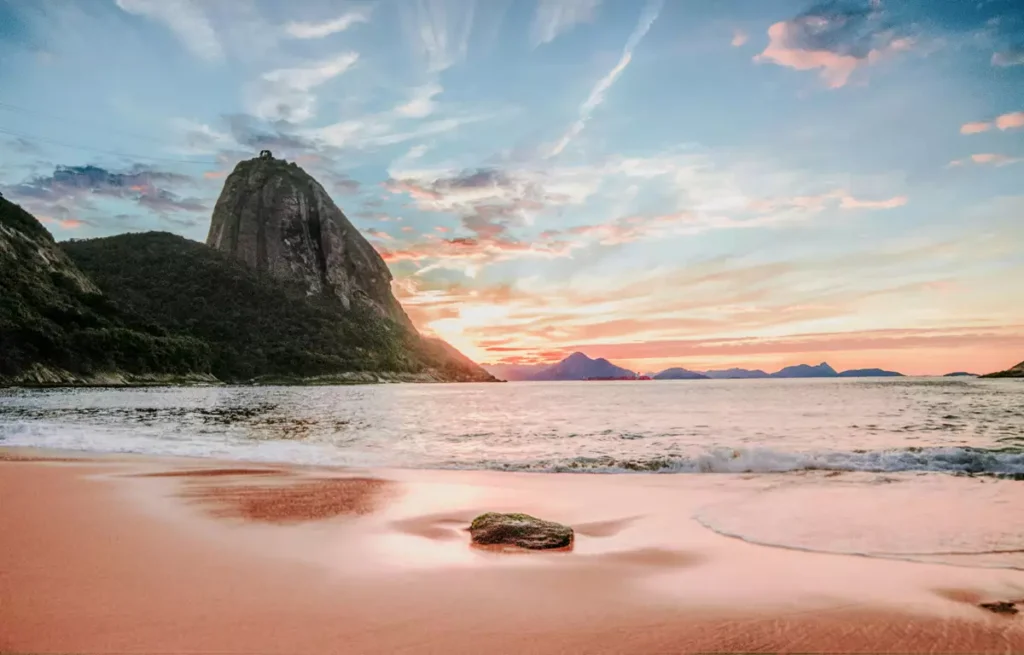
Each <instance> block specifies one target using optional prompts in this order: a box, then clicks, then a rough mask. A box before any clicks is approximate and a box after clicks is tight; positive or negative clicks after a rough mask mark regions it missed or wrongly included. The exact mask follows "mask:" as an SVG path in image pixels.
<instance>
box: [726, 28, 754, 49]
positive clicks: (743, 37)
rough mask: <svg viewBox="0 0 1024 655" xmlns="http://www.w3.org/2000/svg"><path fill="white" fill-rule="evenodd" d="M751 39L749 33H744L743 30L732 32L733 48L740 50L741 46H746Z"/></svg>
mask: <svg viewBox="0 0 1024 655" xmlns="http://www.w3.org/2000/svg"><path fill="white" fill-rule="evenodd" d="M749 38H750V37H749V36H747V33H746V32H744V31H743V30H741V29H735V30H733V32H732V41H731V42H730V43H731V44H732V47H734V48H738V47H740V46H741V45H743V44H745V43H746V42H747V40H748V39H749Z"/></svg>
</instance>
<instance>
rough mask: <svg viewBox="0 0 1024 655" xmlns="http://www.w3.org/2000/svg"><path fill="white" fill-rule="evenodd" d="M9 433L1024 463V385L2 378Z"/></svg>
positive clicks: (312, 456) (259, 452) (920, 467)
mask: <svg viewBox="0 0 1024 655" xmlns="http://www.w3.org/2000/svg"><path fill="white" fill-rule="evenodd" d="M0 445H6V446H35V447H41V448H57V449H71V450H89V451H101V452H120V453H142V454H153V455H182V456H201V457H217V458H227V459H239V460H254V461H285V462H294V463H302V464H332V465H346V466H371V467H402V468H460V469H494V470H507V471H534V472H580V473H631V472H656V473H679V474H699V473H772V472H787V471H805V470H835V471H875V472H886V471H936V472H947V473H973V474H990V475H1000V476H1010V477H1014V476H1015V475H1021V474H1024V383H1022V382H1021V381H1018V380H980V379H974V378H885V379H882V378H879V379H868V378H860V379H790V380H774V379H770V380H694V381H614V382H520V383H507V384H382V385H365V386H336V387H236V386H223V387H160V388H132V389H52V390H28V389H7V390H0Z"/></svg>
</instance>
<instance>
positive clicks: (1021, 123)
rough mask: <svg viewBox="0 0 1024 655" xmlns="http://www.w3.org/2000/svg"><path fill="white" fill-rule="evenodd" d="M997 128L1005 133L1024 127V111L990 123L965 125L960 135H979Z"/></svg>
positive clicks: (1015, 112) (982, 122)
mask: <svg viewBox="0 0 1024 655" xmlns="http://www.w3.org/2000/svg"><path fill="white" fill-rule="evenodd" d="M994 127H997V128H999V129H1000V130H1003V131H1004V132H1005V131H1006V130H1014V129H1017V128H1019V127H1024V111H1014V112H1010V113H1007V114H1003V115H1001V116H997V117H996V119H995V120H993V121H990V122H985V121H979V122H977V123H965V124H964V125H963V126H962V127H961V128H960V134H979V133H981V132H988V131H989V130H991V129H992V128H994Z"/></svg>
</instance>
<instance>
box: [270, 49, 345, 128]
mask: <svg viewBox="0 0 1024 655" xmlns="http://www.w3.org/2000/svg"><path fill="white" fill-rule="evenodd" d="M358 60H359V55H358V53H355V52H345V53H342V54H339V55H336V56H334V57H332V58H330V59H325V60H323V61H319V62H311V63H309V64H307V65H306V66H302V67H296V68H281V69H277V70H272V71H269V72H266V73H264V74H263V75H262V77H261V80H260V83H259V84H258V86H257V89H256V91H255V94H254V95H255V99H254V101H253V102H252V106H251V112H252V113H253V114H254V115H256V116H258V117H259V118H263V119H266V120H284V121H290V122H296V123H300V122H302V121H306V120H309V119H310V118H312V117H313V116H314V115H315V114H316V95H315V94H313V93H312V91H313V89H315V88H316V87H318V86H320V85H322V84H324V83H326V82H328V81H330V80H332V79H334V78H335V77H337V76H338V75H341V74H342V73H344V72H345V71H347V70H348V69H350V68H351V67H352V66H353V65H355V63H356V62H357V61H358Z"/></svg>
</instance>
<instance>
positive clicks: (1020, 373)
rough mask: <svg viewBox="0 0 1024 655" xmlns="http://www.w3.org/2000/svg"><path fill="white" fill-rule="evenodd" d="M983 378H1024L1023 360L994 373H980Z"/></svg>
mask: <svg viewBox="0 0 1024 655" xmlns="http://www.w3.org/2000/svg"><path fill="white" fill-rule="evenodd" d="M981 377H983V378H1024V362H1021V363H1020V364H1017V365H1016V366H1011V367H1010V368H1008V369H1006V370H1005V371H997V372H996V373H988V374H987V375H982V376H981Z"/></svg>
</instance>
